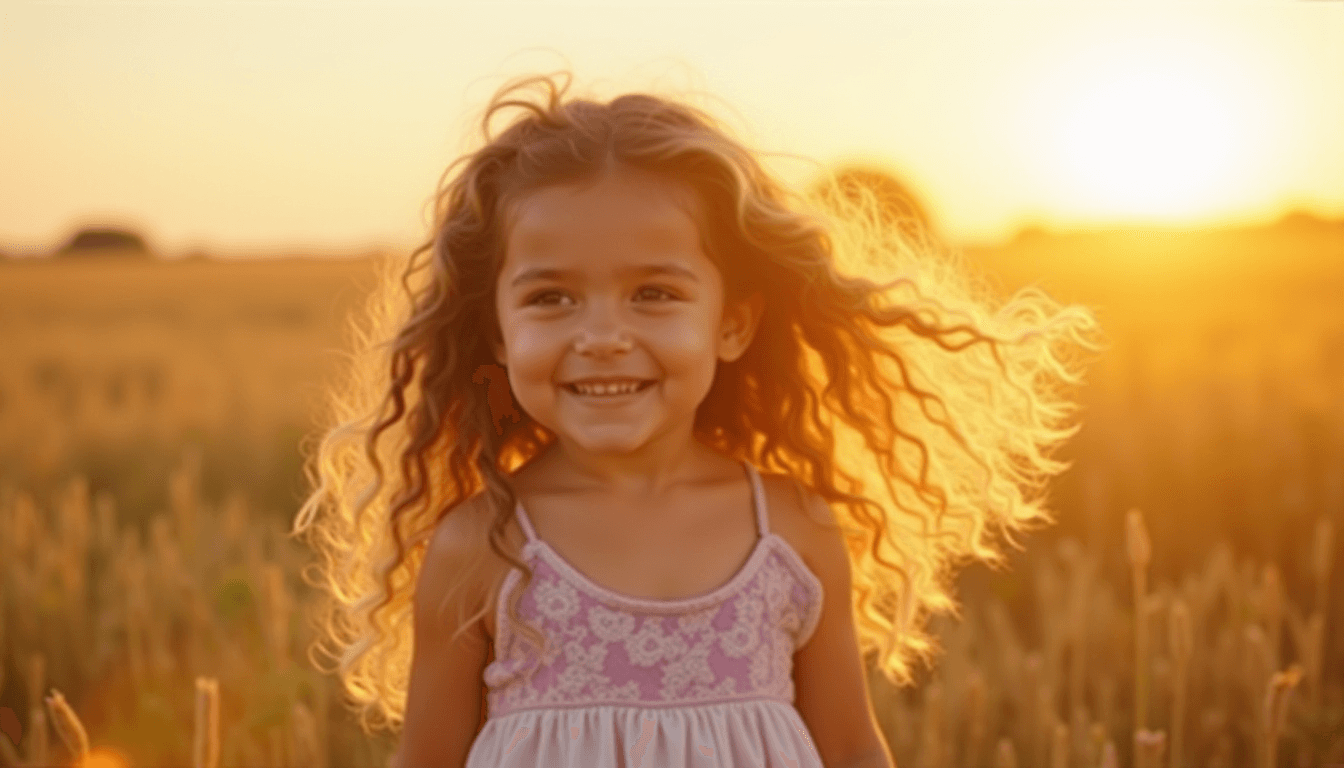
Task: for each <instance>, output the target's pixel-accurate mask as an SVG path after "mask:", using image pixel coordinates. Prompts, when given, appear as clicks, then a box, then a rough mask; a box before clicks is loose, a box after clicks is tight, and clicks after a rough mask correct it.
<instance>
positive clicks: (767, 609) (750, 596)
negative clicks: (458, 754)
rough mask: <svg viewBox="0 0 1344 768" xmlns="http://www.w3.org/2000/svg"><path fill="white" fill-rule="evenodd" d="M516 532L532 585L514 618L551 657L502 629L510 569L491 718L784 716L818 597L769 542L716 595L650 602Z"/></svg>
mask: <svg viewBox="0 0 1344 768" xmlns="http://www.w3.org/2000/svg"><path fill="white" fill-rule="evenodd" d="M748 467H749V468H750V465H748ZM749 474H750V475H751V479H752V481H753V485H754V486H755V490H756V498H757V510H758V519H759V521H760V525H761V530H763V531H766V529H765V527H764V523H765V520H766V518H765V516H764V510H763V506H762V504H763V502H762V501H761V491H760V480H759V477H758V476H756V474H755V470H754V468H750V469H749ZM519 510H520V520H524V521H525V520H526V518H525V516H524V515H523V514H521V507H520V508H519ZM524 527H525V529H526V530H527V531H528V533H529V539H530V540H529V541H528V543H527V544H526V545H524V547H523V550H522V556H523V558H524V560H525V561H526V562H527V563H528V564H529V565H530V566H531V567H532V568H533V579H532V583H531V584H530V585H529V586H528V589H527V590H526V591H525V592H524V593H523V595H522V597H521V598H520V600H519V608H518V612H519V615H520V616H521V617H522V618H523V619H524V620H525V621H527V622H528V623H530V624H531V625H532V626H534V627H536V628H537V629H538V630H540V631H541V633H542V635H543V636H544V637H545V638H546V643H547V649H546V652H545V653H544V654H540V655H539V654H538V653H537V652H536V650H535V648H534V646H532V645H531V644H530V643H528V642H527V641H526V640H525V639H524V638H523V637H521V636H520V635H519V634H518V633H517V632H516V631H513V630H512V629H511V628H510V627H509V621H508V618H507V610H506V608H507V605H508V602H507V596H508V595H509V594H511V593H512V591H513V590H514V589H516V588H517V587H518V585H519V584H520V583H521V579H522V573H521V572H520V571H519V570H517V569H513V570H511V571H510V572H509V574H508V575H507V576H506V577H505V581H504V585H503V588H502V589H501V590H500V597H499V602H498V606H497V620H496V626H497V628H498V637H497V638H496V639H495V661H493V662H492V663H491V664H490V665H489V666H488V667H486V669H485V675H484V679H485V683H486V685H487V686H488V688H489V691H488V695H487V701H488V704H489V714H490V718H492V719H493V718H496V717H501V716H503V715H506V714H510V713H513V712H516V711H519V710H523V709H529V708H537V707H556V706H559V707H576V706H591V705H601V704H611V705H631V704H634V705H667V706H670V705H686V704H702V703H704V704H708V703H719V702H725V701H736V700H747V699H776V700H779V701H784V702H787V703H790V704H792V702H793V699H794V687H793V675H792V672H793V654H794V652H795V651H796V650H797V649H798V648H799V647H801V646H802V644H803V643H805V642H806V641H807V639H808V638H809V637H810V636H811V633H812V631H813V630H814V629H815V628H816V624H817V621H818V619H819V618H820V615H821V605H822V598H823V593H822V587H821V582H820V581H819V580H818V579H817V577H816V576H815V575H814V574H813V573H812V572H811V571H810V570H809V569H808V568H807V566H806V565H805V564H804V563H803V561H802V558H801V557H799V556H798V554H797V552H795V551H794V549H793V548H792V547H791V546H790V545H789V544H788V542H786V541H785V540H784V539H782V538H780V537H779V536H777V535H775V534H773V533H770V532H768V531H766V532H765V533H764V534H763V535H762V536H761V537H760V538H759V539H758V541H757V544H756V548H755V549H754V550H753V551H752V554H751V556H750V557H749V558H748V560H747V562H746V564H745V565H743V566H742V568H741V569H740V570H739V571H738V573H737V574H736V575H735V576H733V578H732V579H730V580H729V581H728V582H727V583H725V584H723V585H722V586H720V587H719V588H718V589H716V590H714V591H713V592H710V593H708V594H705V595H700V596H697V597H692V598H686V599H681V600H646V599H640V598H635V597H630V596H627V595H622V594H620V593H617V592H612V591H610V590H607V589H605V588H603V587H601V586H600V585H597V584H595V583H593V582H591V581H589V580H588V579H587V578H586V577H584V576H583V574H582V573H580V572H579V571H577V570H576V569H575V568H573V566H571V565H570V564H569V563H568V562H566V561H565V560H564V559H563V558H562V557H560V555H559V554H558V553H556V552H555V551H554V550H552V549H551V548H550V546H549V545H547V544H546V543H545V542H544V541H541V540H539V539H536V538H534V537H532V535H531V526H530V525H528V524H526V523H525V525H524Z"/></svg>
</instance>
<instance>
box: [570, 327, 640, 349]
mask: <svg viewBox="0 0 1344 768" xmlns="http://www.w3.org/2000/svg"><path fill="white" fill-rule="evenodd" d="M633 346H634V342H632V341H630V338H629V337H628V336H626V335H625V333H623V332H620V331H617V330H615V329H610V330H604V331H597V332H594V331H588V330H583V331H580V332H579V337H578V338H577V339H575V340H574V351H575V352H578V353H579V354H581V355H597V356H605V355H610V354H613V353H616V352H629V351H630V349H631V348H632V347H633Z"/></svg>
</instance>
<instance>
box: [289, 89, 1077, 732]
mask: <svg viewBox="0 0 1344 768" xmlns="http://www.w3.org/2000/svg"><path fill="white" fill-rule="evenodd" d="M570 86H571V78H570V77H569V75H568V74H567V73H558V74H551V75H541V76H531V77H525V78H519V79H516V80H513V81H511V82H509V83H507V84H506V85H504V86H503V87H502V88H501V89H500V90H499V91H498V92H496V94H495V95H494V97H493V99H492V100H491V101H490V103H489V105H488V106H487V107H486V109H485V112H484V115H483V116H482V118H481V121H480V130H481V134H482V143H481V145H480V146H479V148H477V149H475V150H474V151H471V152H468V153H466V154H464V155H463V156H462V157H460V158H458V160H456V161H455V162H454V163H453V164H452V165H450V166H449V167H448V169H447V170H446V171H445V173H444V175H443V178H442V179H441V180H440V183H439V188H438V190H437V194H436V197H435V211H434V220H433V230H432V234H431V236H430V237H429V238H428V240H427V241H426V242H424V243H423V244H422V245H420V246H419V247H418V248H416V249H415V250H414V251H413V252H412V253H411V255H410V257H409V259H406V260H404V262H399V261H397V260H395V259H393V260H389V261H386V262H385V263H384V264H383V271H382V278H381V281H380V282H379V283H378V285H377V286H376V288H375V290H374V291H373V292H372V293H371V298H370V300H369V304H368V307H367V312H366V313H365V314H364V316H363V318H362V322H361V321H360V320H361V319H360V318H356V319H355V320H354V321H352V323H351V325H350V329H351V330H352V331H353V333H352V335H351V344H352V346H353V347H354V350H353V354H351V355H350V365H349V368H348V375H346V376H345V377H344V378H343V379H342V380H341V382H340V383H338V385H337V386H336V387H334V388H333V390H332V391H331V397H330V402H329V404H328V405H329V416H328V421H327V425H328V427H327V428H326V429H325V431H324V432H323V435H322V438H321V441H320V445H319V447H318V449H317V451H316V454H315V455H314V456H310V457H309V459H308V462H307V464H306V466H305V469H306V471H307V473H308V479H309V482H310V483H311V484H312V486H313V488H314V489H313V490H312V492H311V494H310V495H309V496H308V498H307V499H306V501H305V502H304V504H303V506H302V508H301V509H300V510H299V512H298V515H297V516H296V518H295V521H294V533H296V534H298V533H306V534H308V535H309V537H310V542H311V544H312V546H313V547H314V548H315V549H316V550H317V551H318V552H320V554H321V555H322V560H321V563H320V567H319V568H318V571H317V573H318V574H319V576H318V580H319V585H320V586H321V587H322V588H323V589H324V591H325V592H327V593H328V594H329V597H330V599H329V600H327V601H326V608H327V610H326V611H324V613H323V615H322V617H321V620H320V624H319V628H320V631H321V637H320V638H319V639H318V641H316V642H315V643H314V646H313V647H312V648H311V649H310V651H321V652H325V653H326V654H328V655H330V657H331V658H333V659H335V660H336V661H337V665H336V669H337V670H338V672H339V675H340V678H341V680H342V682H343V685H344V689H345V693H346V695H347V697H348V699H349V700H350V701H352V702H353V707H354V709H355V710H356V711H357V712H358V714H359V718H360V722H361V724H362V726H363V727H364V728H365V729H366V730H369V729H371V728H378V727H382V726H390V727H391V728H393V729H399V727H400V723H401V721H402V718H403V714H404V708H405V698H406V690H407V683H408V677H409V669H410V658H411V644H412V624H411V617H412V610H413V593H414V588H415V583H416V578H417V575H418V573H419V570H420V566H421V563H422V562H423V559H424V554H425V549H426V545H427V543H428V541H429V539H430V537H431V535H432V533H433V531H434V529H435V527H436V525H437V524H438V523H439V521H440V520H441V519H443V518H444V516H446V515H448V514H450V513H452V512H453V511H454V510H455V509H460V508H461V507H459V506H458V505H460V504H461V503H462V502H463V501H465V500H467V499H468V498H470V497H473V496H475V495H476V494H478V493H481V492H483V499H484V501H485V502H487V503H488V505H489V506H488V508H487V509H489V510H493V516H492V517H491V518H490V519H491V524H490V525H489V526H488V531H487V532H485V533H483V535H482V538H483V539H484V541H482V542H481V549H480V551H481V553H482V555H483V556H484V553H485V547H486V546H487V545H488V547H489V549H490V550H493V552H494V553H495V554H496V555H498V556H499V557H500V558H503V560H505V561H507V562H508V563H510V564H511V565H512V566H514V567H516V568H518V569H519V570H521V571H522V572H523V587H524V588H525V587H526V585H527V584H529V583H530V582H531V579H532V571H531V569H530V568H529V567H528V566H527V564H526V563H525V562H523V561H522V560H521V559H519V558H517V557H515V556H514V555H513V554H512V553H511V552H510V551H508V547H506V546H505V530H506V525H507V523H508V520H509V517H510V516H511V515H512V512H513V508H514V502H515V495H514V491H513V487H512V485H511V481H510V475H511V474H512V473H513V472H514V471H516V470H517V469H518V467H520V466H521V465H523V464H524V463H526V462H528V461H529V460H531V458H532V457H534V456H536V455H537V454H538V453H540V452H541V451H542V450H543V449H544V448H545V447H546V446H548V445H550V444H551V443H552V442H554V440H555V435H554V434H553V433H551V432H550V431H549V430H547V429H546V428H545V427H543V426H541V425H539V424H537V423H536V422H534V421H533V420H532V419H531V418H530V417H528V416H527V415H526V413H524V412H522V409H521V408H520V407H518V403H517V401H516V400H514V398H513V397H512V394H511V393H509V392H508V391H507V386H508V385H507V379H505V378H504V377H503V376H502V371H500V370H499V369H498V368H497V367H495V366H494V359H493V357H492V354H491V349H492V343H495V342H498V341H499V340H500V339H501V333H500V328H499V324H498V316H497V314H496V311H495V310H496V308H495V305H494V295H495V286H496V281H497V279H498V276H499V271H500V267H501V265H502V262H503V257H504V253H503V243H504V242H505V235H506V233H505V232H504V231H502V229H503V226H504V225H503V224H502V219H504V218H505V214H506V212H507V211H508V210H509V206H510V205H511V204H512V203H514V202H516V201H517V200H519V199H520V198H521V197H522V196H524V195H526V194H528V193H529V192H532V191H534V190H537V189H539V188H541V187H544V186H547V185H554V184H562V183H567V182H571V181H578V180H582V179H585V178H590V177H592V176H593V175H594V174H596V173H599V172H600V171H601V169H602V168H603V167H605V166H606V164H607V163H609V162H610V161H612V160H615V161H616V162H619V163H621V164H624V165H627V166H629V167H633V168H640V169H644V170H647V171H653V172H656V173H659V174H665V175H666V176H665V177H666V178H670V179H675V180H677V181H679V182H683V183H685V184H688V185H690V188H692V189H693V190H694V191H695V193H697V194H698V195H699V197H700V200H701V202H702V203H703V205H702V206H700V210H701V211H702V212H703V213H702V214H701V215H702V219H703V220H702V221H699V222H698V223H699V225H700V226H701V228H702V232H701V234H702V240H703V242H704V245H705V250H706V253H707V254H708V255H709V256H710V258H711V259H712V260H713V262H714V263H715V265H716V266H717V267H718V269H719V270H720V273H721V274H722V276H723V280H724V286H725V301H737V300H740V299H741V298H742V297H745V296H746V295H748V294H749V293H755V292H760V293H762V294H763V295H764V299H765V307H764V311H763V314H762V317H761V319H760V321H759V325H758V328H757V332H756V335H755V337H754V338H753V340H752V343H751V345H750V347H749V348H748V350H747V351H746V353H745V354H743V355H742V356H741V357H740V358H739V359H738V360H736V361H734V362H731V363H727V362H720V364H719V368H718V371H717V374H716V376H715V378H714V382H713V385H712V387H711V389H710V391H709V393H708V395H707V396H706V398H705V400H704V402H703V403H701V405H700V407H699V409H698V410H697V411H696V415H695V423H694V434H695V436H696V437H697V439H699V440H701V441H702V442H704V443H705V444H706V445H709V446H711V447H713V448H716V449H717V450H719V451H721V452H722V453H723V454H725V455H727V456H729V457H732V458H735V459H738V460H742V459H747V460H750V461H751V462H753V463H754V464H755V465H756V466H757V467H759V468H761V469H762V470H763V471H766V472H778V473H784V474H786V475H788V476H790V477H791V478H793V479H794V480H795V482H797V483H798V484H799V485H800V486H802V487H805V488H806V489H808V490H810V491H812V492H814V493H815V494H817V495H819V496H820V497H821V498H823V499H825V501H826V502H828V504H829V505H830V507H831V509H832V512H833V514H834V517H835V520H836V522H837V523H838V524H839V526H840V528H841V530H842V532H843V535H844V538H845V541H846V543H847V545H848V551H849V554H850V559H851V566H852V573H853V584H854V593H853V594H852V595H850V596H849V597H850V599H852V601H853V607H854V611H855V616H856V621H857V628H858V637H859V643H860V651H861V653H862V654H863V655H864V657H865V659H866V660H869V659H871V660H870V661H869V663H872V664H875V665H876V668H877V669H880V670H881V672H882V673H883V674H884V675H885V676H886V677H887V678H888V679H889V680H891V681H892V682H893V683H895V684H901V685H903V684H909V683H910V682H911V681H912V680H913V671H914V670H913V663H914V662H915V661H916V660H918V659H922V660H924V661H929V660H931V658H932V657H933V656H934V654H935V652H936V650H937V647H936V643H935V642H934V638H933V637H931V636H930V635H929V634H928V633H927V632H926V631H925V628H924V627H925V623H926V621H927V619H928V618H929V616H930V615H931V614H933V613H938V612H950V613H953V614H955V613H956V612H957V605H956V603H955V601H954V600H953V597H952V594H951V588H950V586H949V581H948V578H949V576H950V575H951V574H952V572H953V570H954V567H955V566H957V565H958V564H959V563H961V562H965V561H970V560H979V561H982V562H985V563H987V564H989V565H990V566H991V567H1001V566H1002V565H1003V563H1004V561H1005V558H1004V557H1003V555H1002V554H1001V553H1000V552H999V551H998V548H997V547H996V542H995V541H994V538H993V535H994V534H995V533H997V534H1000V535H1002V537H1003V538H1004V539H1005V540H1006V541H1008V542H1010V543H1012V544H1013V545H1014V546H1018V545H1017V543H1016V542H1015V541H1014V540H1013V539H1012V534H1013V533H1014V532H1017V531H1023V530H1027V529H1029V528H1031V527H1033V526H1035V525H1038V524H1042V525H1043V524H1047V523H1050V522H1054V520H1053V518H1052V517H1051V515H1050V512H1049V510H1047V509H1046V507H1045V506H1044V498H1043V491H1044V487H1045V484H1046V482H1047V480H1048V479H1049V478H1050V477H1051V476H1052V475H1055V474H1058V473H1060V472H1062V471H1063V470H1065V469H1067V468H1068V467H1069V466H1070V465H1069V464H1068V463H1065V462H1061V461H1058V460H1055V459H1053V458H1051V456H1050V454H1051V453H1052V452H1053V450H1054V449H1055V448H1057V447H1059V446H1060V445H1061V444H1062V443H1063V442H1064V441H1065V440H1067V438H1069V437H1071V436H1072V435H1073V434H1074V433H1075V432H1076V431H1077V430H1078V429H1079V428H1080V427H1081V424H1071V423H1070V416H1071V415H1072V414H1073V413H1074V412H1075V411H1077V410H1078V407H1077V406H1076V405H1074V403H1073V402H1072V401H1071V400H1070V397H1071V393H1070V391H1069V390H1070V387H1072V386H1073V385H1077V384H1079V382H1080V381H1081V379H1082V368H1083V366H1084V365H1085V363H1086V362H1087V359H1086V355H1085V352H1086V351H1087V350H1093V351H1095V350H1098V349H1100V348H1101V347H1099V346H1098V345H1097V344H1096V343H1095V341H1094V340H1093V339H1091V338H1089V337H1090V336H1092V335H1093V334H1099V333H1100V327H1099V325H1098V323H1097V321H1096V319H1095V317H1094V315H1093V314H1092V312H1091V311H1089V310H1088V309H1087V308H1085V307H1082V306H1068V307H1063V306H1060V305H1059V304H1058V303H1057V302H1055V301H1054V300H1053V299H1051V298H1050V297H1049V296H1047V295H1046V294H1044V293H1043V292H1041V291H1040V290H1038V289H1036V288H1035V287H1028V288H1024V289H1022V290H1020V291H1018V292H1017V293H1016V294H1015V295H1013V296H1012V297H1011V299H1008V300H1006V301H1000V300H999V299H997V298H996V296H997V292H996V289H995V288H993V287H991V286H989V285H988V284H987V283H986V282H985V280H984V278H978V277H976V276H975V275H974V273H973V270H972V269H970V268H969V267H968V266H967V265H966V263H965V262H964V259H963V257H961V256H960V255H959V254H958V253H957V252H955V251H953V250H951V249H949V248H947V247H945V246H943V245H941V244H940V243H939V242H937V241H936V240H935V238H933V237H932V236H924V235H921V234H920V233H921V232H923V231H925V230H924V229H923V228H921V227H920V226H917V225H918V222H911V221H909V220H906V219H904V218H902V216H901V215H900V214H899V211H898V212H897V213H896V214H893V210H895V209H893V208H892V207H891V206H890V205H889V204H886V202H885V201H883V200H881V199H880V197H881V195H880V190H872V189H869V188H868V187H866V186H865V185H864V184H862V183H856V179H857V180H858V181H862V179H863V176H861V175H860V176H854V175H849V176H844V177H843V178H842V175H837V174H836V173H835V172H834V171H831V172H823V173H822V174H821V175H820V176H819V179H818V181H817V182H816V183H815V184H813V185H812V186H811V187H809V188H808V189H807V190H805V191H799V190H792V189H790V188H789V187H788V186H787V185H785V184H783V183H782V182H780V181H779V180H777V179H776V178H775V177H774V176H773V175H772V174H770V173H768V172H767V171H766V169H765V167H764V165H763V164H762V162H761V161H760V160H759V159H758V158H757V156H756V154H754V153H753V152H752V151H750V150H748V149H747V148H746V147H744V146H743V145H742V144H741V143H740V142H739V141H738V140H735V139H734V138H732V136H731V135H730V131H729V129H728V128H727V127H725V126H724V125H723V124H722V123H720V122H718V121H716V120H715V119H714V118H713V117H711V116H710V115H709V114H708V113H707V112H706V111H704V110H701V109H699V108H696V107H694V106H691V105H689V104H685V103H682V102H681V101H679V100H675V99H667V98H660V97H658V96H654V95H648V94H643V93H632V94H626V95H622V96H620V97H618V98H615V99H612V100H610V101H609V102H607V103H600V102H599V101H596V100H592V99H588V98H579V97H574V96H570V95H569V89H570ZM509 111H515V114H514V116H513V120H512V121H511V122H510V123H509V124H508V125H507V127H506V128H504V129H503V130H502V131H499V132H498V133H493V132H492V129H491V126H492V123H493V122H494V120H495V118H496V117H497V116H500V115H503V114H507V113H508V112H509ZM869 186H871V185H869ZM912 225H914V226H912ZM504 417H507V418H504ZM392 462H395V463H396V466H397V467H398V471H397V472H396V473H395V474H391V473H388V472H387V471H386V470H385V467H386V466H387V465H389V464H391V463H392ZM311 567H312V566H310V568H311ZM466 581H467V574H463V578H462V582H463V583H465V582H466ZM521 591H522V590H521V589H519V590H515V591H514V592H513V593H512V595H510V597H509V602H508V620H509V622H510V625H511V626H515V627H518V628H519V630H520V633H521V635H522V636H523V637H525V638H527V639H528V640H529V641H530V642H531V643H532V644H533V645H534V646H535V647H537V648H539V649H540V648H543V647H545V645H546V639H545V638H544V637H542V636H541V634H540V633H539V632H538V631H537V630H536V629H535V628H534V627H532V626H530V625H527V624H526V622H524V621H523V620H522V619H521V617H520V616H519V615H518V613H517V608H518V599H519V597H520V596H521ZM487 610H489V601H487V603H486V605H485V606H483V607H481V608H480V610H479V611H478V612H477V613H476V615H475V616H473V617H471V618H470V619H468V620H467V621H465V622H464V623H463V624H462V625H461V627H460V628H459V630H458V631H459V632H461V631H464V630H465V629H466V628H467V627H468V626H469V625H470V624H472V623H474V622H475V621H476V619H478V618H479V617H481V616H482V615H484V613H485V611H487Z"/></svg>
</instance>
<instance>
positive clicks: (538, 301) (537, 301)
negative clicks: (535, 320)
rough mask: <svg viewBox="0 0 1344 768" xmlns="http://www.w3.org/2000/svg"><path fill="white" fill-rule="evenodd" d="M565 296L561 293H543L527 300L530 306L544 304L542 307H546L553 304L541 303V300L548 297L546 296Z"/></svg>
mask: <svg viewBox="0 0 1344 768" xmlns="http://www.w3.org/2000/svg"><path fill="white" fill-rule="evenodd" d="M563 295H564V294H563V293H561V292H560V291H542V292H541V293H538V294H535V295H534V296H532V298H530V299H528V300H527V303H528V304H542V305H545V306H552V304H551V302H548V301H541V299H542V298H544V297H546V296H563Z"/></svg>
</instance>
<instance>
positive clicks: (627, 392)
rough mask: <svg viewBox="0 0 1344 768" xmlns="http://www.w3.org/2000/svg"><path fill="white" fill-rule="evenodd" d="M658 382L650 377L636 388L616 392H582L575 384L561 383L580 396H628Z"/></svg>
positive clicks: (563, 387) (563, 386) (562, 386)
mask: <svg viewBox="0 0 1344 768" xmlns="http://www.w3.org/2000/svg"><path fill="white" fill-rule="evenodd" d="M657 383H658V382H657V381H655V380H652V379H650V380H649V381H643V382H640V383H639V385H638V386H636V387H635V388H634V389H623V390H620V391H616V392H602V393H599V392H592V391H589V392H580V391H579V388H578V387H576V386H574V385H573V384H561V385H560V386H561V388H562V389H564V390H566V391H568V392H571V393H573V394H575V395H578V396H580V397H627V396H629V395H637V394H639V393H640V392H643V391H644V390H646V389H648V388H649V387H652V386H653V385H654V384H657Z"/></svg>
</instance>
